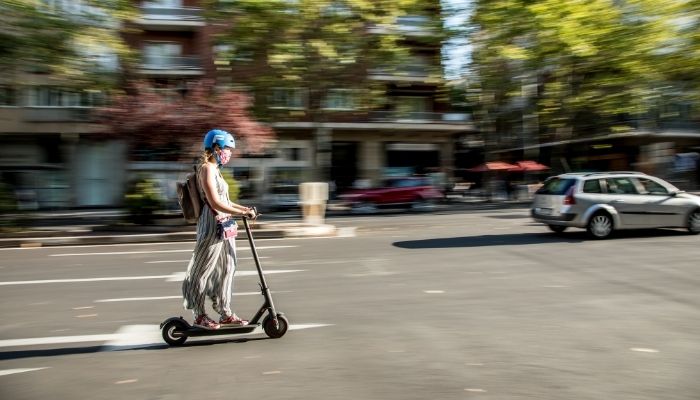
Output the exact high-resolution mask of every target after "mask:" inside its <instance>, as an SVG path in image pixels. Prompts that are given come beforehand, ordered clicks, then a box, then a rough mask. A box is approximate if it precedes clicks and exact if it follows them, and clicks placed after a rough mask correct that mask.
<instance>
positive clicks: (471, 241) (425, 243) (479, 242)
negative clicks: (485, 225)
mask: <svg viewBox="0 0 700 400" xmlns="http://www.w3.org/2000/svg"><path fill="white" fill-rule="evenodd" d="M669 236H671V237H673V236H687V233H685V232H682V231H677V230H670V229H644V230H630V231H619V232H615V234H614V235H613V236H612V237H610V238H609V239H607V240H624V239H634V238H645V237H669ZM594 240H595V239H591V238H589V237H588V235H587V234H586V232H585V231H571V232H564V233H559V234H556V233H550V232H543V233H512V234H499V235H478V236H462V237H451V238H435V239H424V240H406V241H400V242H394V243H393V245H394V246H396V247H398V248H402V249H449V248H465V247H488V246H520V245H531V244H547V243H580V242H584V241H594Z"/></svg>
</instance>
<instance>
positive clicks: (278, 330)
mask: <svg viewBox="0 0 700 400" xmlns="http://www.w3.org/2000/svg"><path fill="white" fill-rule="evenodd" d="M277 322H278V324H277V326H275V320H274V319H272V317H271V316H269V315H268V316H267V317H266V318H265V320H263V329H264V330H265V334H267V336H269V337H270V338H272V339H279V338H281V337H282V336H284V334H285V333H287V328H289V321H288V320H287V318H286V317H285V316H284V315H278V316H277Z"/></svg>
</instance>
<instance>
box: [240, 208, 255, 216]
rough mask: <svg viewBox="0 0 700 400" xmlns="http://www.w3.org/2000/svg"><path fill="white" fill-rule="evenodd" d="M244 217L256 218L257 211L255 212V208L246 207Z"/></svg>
mask: <svg viewBox="0 0 700 400" xmlns="http://www.w3.org/2000/svg"><path fill="white" fill-rule="evenodd" d="M243 215H244V216H245V217H246V218H248V219H256V218H258V213H257V212H255V208H248V209H247V210H246V213H245V214H243Z"/></svg>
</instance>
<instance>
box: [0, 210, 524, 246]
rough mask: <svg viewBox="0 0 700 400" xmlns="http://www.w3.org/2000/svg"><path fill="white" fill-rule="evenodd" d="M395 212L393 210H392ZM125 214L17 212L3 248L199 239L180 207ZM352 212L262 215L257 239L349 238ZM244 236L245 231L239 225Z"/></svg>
mask: <svg viewBox="0 0 700 400" xmlns="http://www.w3.org/2000/svg"><path fill="white" fill-rule="evenodd" d="M527 205H529V201H517V202H516V201H509V202H486V201H483V200H478V199H472V198H463V199H459V200H455V199H452V200H451V201H450V202H448V203H445V204H441V205H440V206H439V208H438V209H437V210H436V211H482V210H498V209H509V208H518V207H524V206H525V207H526V206H527ZM390 212H391V211H390ZM125 215H126V213H125V211H124V210H121V209H102V210H92V209H91V210H60V211H36V212H30V213H23V214H17V215H16V216H15V217H16V218H19V219H21V221H22V225H23V227H22V228H19V229H17V230H13V231H10V232H7V231H6V232H3V231H0V248H8V247H48V246H72V245H97V244H130V243H153V242H176V241H194V240H195V239H196V226H195V225H194V224H187V223H186V222H185V221H184V220H183V218H182V216H181V215H180V213H179V211H166V212H163V213H162V214H161V215H160V217H159V218H157V219H156V221H155V224H153V225H146V226H139V225H133V224H126V223H124V222H122V221H123V220H124V216H125ZM348 215H352V214H348V213H347V212H336V211H333V210H329V211H328V212H327V218H326V224H323V225H310V224H304V223H303V222H302V221H301V219H302V218H301V215H299V214H298V213H269V214H263V216H262V218H261V219H260V220H259V221H257V222H256V223H255V224H254V225H253V226H252V227H251V228H252V232H253V235H254V236H255V238H266V239H270V238H285V237H310V236H311V237H318V236H321V237H333V236H350V235H353V234H354V228H340V229H339V228H337V227H336V226H334V225H332V221H333V218H334V217H336V216H341V217H344V216H348ZM238 232H239V233H238V234H239V237H240V238H245V237H246V232H245V229H243V227H242V225H241V226H239V231H238Z"/></svg>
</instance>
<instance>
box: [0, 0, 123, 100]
mask: <svg viewBox="0 0 700 400" xmlns="http://www.w3.org/2000/svg"><path fill="white" fill-rule="evenodd" d="M66 4H67V3H64V2H41V1H32V0H8V1H3V2H2V3H0V22H1V23H2V26H3V29H2V32H0V79H2V80H5V81H6V82H12V83H22V81H23V76H25V75H24V74H27V73H42V74H47V75H50V76H51V78H52V79H53V80H54V81H55V82H60V83H62V84H65V85H70V86H75V87H80V86H82V87H90V88H105V87H110V86H112V85H114V84H115V83H116V81H117V78H118V69H119V68H118V65H117V59H118V58H119V59H120V60H121V61H122V62H128V60H129V59H130V58H131V57H132V54H131V52H130V51H129V50H128V47H127V46H126V45H125V43H123V41H122V39H121V37H120V34H119V31H120V29H122V28H121V26H122V25H123V24H122V22H123V21H125V20H127V19H130V18H131V17H132V16H133V15H135V14H134V13H135V9H134V7H133V4H132V2H131V1H129V0H109V1H98V0H84V1H82V2H81V3H80V5H79V8H75V7H73V6H70V8H68V7H69V6H67V5H66Z"/></svg>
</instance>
